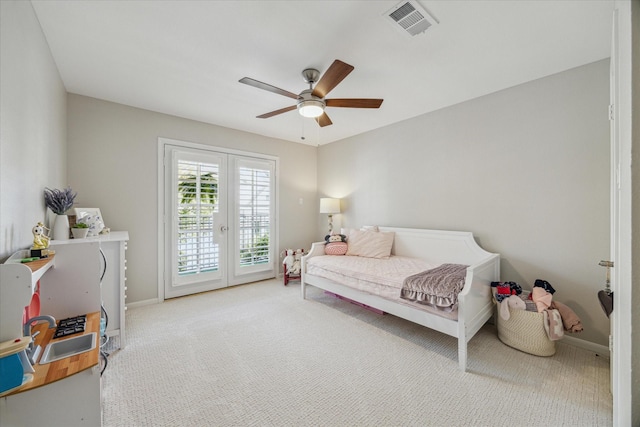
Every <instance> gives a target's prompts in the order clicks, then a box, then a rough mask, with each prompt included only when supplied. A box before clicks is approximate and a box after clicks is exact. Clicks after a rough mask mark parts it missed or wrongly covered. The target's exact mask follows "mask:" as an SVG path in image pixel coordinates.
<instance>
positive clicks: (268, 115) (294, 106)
mask: <svg viewBox="0 0 640 427" xmlns="http://www.w3.org/2000/svg"><path fill="white" fill-rule="evenodd" d="M296 108H298V106H297V105H292V106H291V107H285V108H281V109H279V110H275V111H271V112H270V113H264V114H262V115H260V116H256V118H257V119H268V118H269V117H273V116H277V115H278V114H282V113H286V112H287V111H291V110H295V109H296Z"/></svg>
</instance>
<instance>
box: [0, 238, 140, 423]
mask: <svg viewBox="0 0 640 427" xmlns="http://www.w3.org/2000/svg"><path fill="white" fill-rule="evenodd" d="M114 237H115V236H114ZM121 237H123V239H118V243H121V242H124V241H126V240H127V239H128V235H127V236H121ZM105 239H107V240H108V237H107V238H105ZM103 240H104V239H82V241H77V242H73V241H72V240H71V241H69V242H61V244H58V245H56V244H55V242H56V241H55V240H54V241H51V246H50V249H52V252H55V253H54V254H51V255H49V256H48V257H47V258H42V259H36V260H31V261H29V260H27V261H25V258H29V256H30V255H31V254H30V252H29V250H25V251H18V252H17V253H16V254H14V255H13V256H11V257H10V258H9V259H8V260H7V261H6V262H5V263H4V264H2V265H0V425H2V426H18V425H19V426H31V425H33V426H45V425H64V426H75V425H90V426H99V425H101V418H102V417H101V385H100V381H101V380H100V374H101V369H102V367H101V363H100V337H101V335H102V334H103V333H104V330H102V331H101V315H100V314H101V309H102V305H103V304H102V296H101V280H102V278H103V277H104V275H105V274H104V272H105V269H106V268H105V265H104V261H103V260H104V254H102V255H101V251H100V249H101V246H102V245H104V244H105V243H104V242H103ZM71 242H72V243H71ZM123 311H124V310H123ZM113 317H117V316H115V315H114V316H113ZM103 326H104V325H103ZM121 327H122V328H123V327H124V325H121ZM101 332H102V333H101ZM56 396H64V401H66V402H73V404H72V405H71V406H69V405H61V404H60V403H61V401H62V400H61V398H59V397H56Z"/></svg>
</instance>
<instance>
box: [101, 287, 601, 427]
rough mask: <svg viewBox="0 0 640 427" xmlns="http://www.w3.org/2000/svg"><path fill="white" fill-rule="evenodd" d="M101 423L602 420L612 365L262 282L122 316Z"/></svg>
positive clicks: (110, 426) (572, 350) (563, 349)
mask: <svg viewBox="0 0 640 427" xmlns="http://www.w3.org/2000/svg"><path fill="white" fill-rule="evenodd" d="M126 321H127V346H126V347H125V348H124V349H122V350H119V351H116V352H114V353H112V354H111V356H110V357H109V364H108V367H107V369H106V371H105V373H104V376H103V383H102V384H103V393H102V398H103V417H104V423H103V425H104V426H106V427H116V426H141V427H142V426H154V427H159V426H430V425H433V426H471V425H475V426H550V425H551V426H561V425H562V426H609V425H611V424H612V396H611V393H610V391H609V376H610V371H609V360H608V359H606V358H602V357H599V356H597V355H596V354H594V353H592V352H589V351H586V350H583V349H580V348H577V347H574V346H571V345H567V344H564V343H562V342H558V345H557V352H556V354H555V355H554V356H551V357H537V356H532V355H529V354H526V353H523V352H520V351H518V350H515V349H512V348H511V347H508V346H506V345H504V344H503V343H502V342H500V340H499V339H498V338H497V333H496V329H495V327H494V326H493V325H491V324H487V325H485V326H484V327H483V328H482V329H481V330H480V331H479V332H478V334H477V335H476V336H475V337H474V338H473V339H472V340H471V341H470V342H469V346H468V372H461V371H460V370H459V369H458V361H457V340H456V339H454V338H452V337H449V336H446V335H444V334H441V333H439V332H435V331H432V330H429V329H427V328H424V327H422V326H419V325H415V324H412V323H410V322H407V321H405V320H402V319H399V318H397V317H394V316H391V315H378V314H375V313H372V312H370V311H368V310H365V309H363V308H361V307H358V306H356V305H354V304H350V303H348V302H345V301H342V300H339V299H337V298H334V297H332V296H329V295H327V294H325V293H324V292H322V291H321V290H319V289H316V288H314V287H310V288H308V292H307V299H306V300H302V299H301V297H300V287H299V284H298V283H297V282H292V283H290V284H289V286H287V287H285V286H282V282H281V281H280V280H268V281H263V282H257V283H252V284H248V285H242V286H236V287H232V288H226V289H222V290H218V291H213V292H207V293H203V294H198V295H193V296H189V297H183V298H177V299H173V300H168V301H166V302H164V303H162V304H157V305H149V306H144V307H140V308H136V309H133V310H128V311H127V319H126Z"/></svg>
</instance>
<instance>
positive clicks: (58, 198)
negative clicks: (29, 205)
mask: <svg viewBox="0 0 640 427" xmlns="http://www.w3.org/2000/svg"><path fill="white" fill-rule="evenodd" d="M77 195H78V193H74V192H73V191H72V190H71V187H67V188H65V189H64V190H55V189H54V190H51V189H50V188H45V189H44V202H45V204H46V205H47V207H48V208H49V209H51V210H52V211H53V213H55V214H56V215H64V213H65V212H66V211H68V210H69V209H71V206H73V201H74V200H75V198H76V196H77Z"/></svg>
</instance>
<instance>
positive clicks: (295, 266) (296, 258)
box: [290, 249, 304, 275]
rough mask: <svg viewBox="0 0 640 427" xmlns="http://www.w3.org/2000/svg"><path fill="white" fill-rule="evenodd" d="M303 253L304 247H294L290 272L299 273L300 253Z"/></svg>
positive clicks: (300, 265) (300, 268)
mask: <svg viewBox="0 0 640 427" xmlns="http://www.w3.org/2000/svg"><path fill="white" fill-rule="evenodd" d="M303 254H304V249H296V251H295V253H294V254H293V264H292V265H291V271H290V274H296V275H297V274H300V272H301V271H302V255H303Z"/></svg>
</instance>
